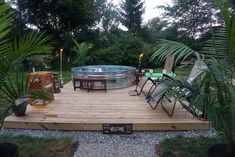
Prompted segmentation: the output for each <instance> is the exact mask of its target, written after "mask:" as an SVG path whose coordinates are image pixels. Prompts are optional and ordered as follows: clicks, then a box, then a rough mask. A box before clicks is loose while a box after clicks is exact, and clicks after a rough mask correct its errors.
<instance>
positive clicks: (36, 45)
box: [0, 0, 52, 123]
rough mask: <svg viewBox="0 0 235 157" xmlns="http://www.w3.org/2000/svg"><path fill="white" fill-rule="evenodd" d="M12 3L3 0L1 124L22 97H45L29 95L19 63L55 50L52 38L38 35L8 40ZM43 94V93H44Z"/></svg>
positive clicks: (0, 18) (0, 20)
mask: <svg viewBox="0 0 235 157" xmlns="http://www.w3.org/2000/svg"><path fill="white" fill-rule="evenodd" d="M9 8H10V4H9V3H5V2H4V1H3V0H0V61H1V64H0V95H1V96H0V101H1V104H0V113H1V116H0V121H1V123H2V122H3V120H4V118H5V116H6V114H7V113H8V111H9V110H10V109H11V106H12V104H14V103H15V100H17V99H19V98H21V97H26V96H29V95H28V94H30V97H32V98H33V97H34V98H38V97H42V95H45V96H46V95H47V93H45V92H40V91H38V92H36V91H35V94H33V93H29V88H28V83H27V82H28V79H27V75H25V74H22V76H20V75H19V74H17V73H18V72H19V71H18V69H17V67H16V66H15V65H16V64H18V63H20V62H21V61H22V60H23V59H25V58H26V57H28V56H31V55H34V54H42V53H48V52H50V51H51V49H52V47H51V44H49V43H48V42H49V40H50V37H47V36H44V34H40V33H37V32H32V33H29V34H26V35H25V36H22V37H21V38H20V39H17V38H15V39H11V38H8V33H9V32H10V31H11V23H12V16H11V15H12V12H10V11H9ZM43 93H44V94H43Z"/></svg>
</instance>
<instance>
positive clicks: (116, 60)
mask: <svg viewBox="0 0 235 157" xmlns="http://www.w3.org/2000/svg"><path fill="white" fill-rule="evenodd" d="M143 48H144V42H143V40H142V39H141V38H139V37H138V36H136V35H135V34H131V33H127V32H124V33H121V34H120V35H118V36H116V37H113V39H112V42H111V44H110V46H109V47H107V48H104V49H101V50H99V51H97V52H96V53H95V55H94V62H95V63H96V64H112V65H130V66H137V65H138V57H139V55H140V54H141V53H142V51H143Z"/></svg>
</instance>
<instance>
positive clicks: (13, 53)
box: [7, 32, 53, 63]
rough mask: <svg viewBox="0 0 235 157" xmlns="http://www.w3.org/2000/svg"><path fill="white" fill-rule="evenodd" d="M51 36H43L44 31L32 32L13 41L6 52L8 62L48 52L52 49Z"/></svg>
mask: <svg viewBox="0 0 235 157" xmlns="http://www.w3.org/2000/svg"><path fill="white" fill-rule="evenodd" d="M50 39H51V37H49V36H44V33H42V34H41V33H37V32H32V33H29V34H27V35H25V36H23V37H21V38H20V39H19V41H18V40H17V39H15V41H14V42H13V43H11V44H12V46H11V49H9V51H8V52H7V58H8V60H9V62H11V63H12V62H17V61H19V60H22V59H24V58H26V57H28V56H31V55H35V54H48V53H50V51H51V50H52V48H53V47H52V46H51V43H50V42H49V41H50Z"/></svg>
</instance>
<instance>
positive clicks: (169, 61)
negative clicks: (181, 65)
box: [145, 55, 175, 81]
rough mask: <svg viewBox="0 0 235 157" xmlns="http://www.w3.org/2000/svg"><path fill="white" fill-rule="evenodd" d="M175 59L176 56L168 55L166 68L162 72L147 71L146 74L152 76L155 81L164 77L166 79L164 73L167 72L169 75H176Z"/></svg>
mask: <svg viewBox="0 0 235 157" xmlns="http://www.w3.org/2000/svg"><path fill="white" fill-rule="evenodd" d="M174 59H175V57H174V56H172V55H169V56H167V58H166V61H165V64H164V68H163V70H162V72H161V73H145V76H146V77H150V78H151V79H152V80H155V81H162V79H164V76H163V74H167V75H169V76H172V77H174V76H175V74H174V73H173V72H174Z"/></svg>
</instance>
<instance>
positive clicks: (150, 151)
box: [0, 129, 216, 157]
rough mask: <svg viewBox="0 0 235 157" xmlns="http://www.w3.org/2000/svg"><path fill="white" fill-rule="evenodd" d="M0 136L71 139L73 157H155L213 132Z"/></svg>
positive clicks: (20, 132)
mask: <svg viewBox="0 0 235 157" xmlns="http://www.w3.org/2000/svg"><path fill="white" fill-rule="evenodd" d="M0 135H10V136H17V135H28V136H33V137H64V136H68V137H72V138H73V140H74V141H79V147H78V149H77V151H76V152H75V155H74V157H156V156H157V154H156V149H155V147H156V145H157V144H159V142H160V141H162V140H164V139H166V138H172V137H175V136H184V137H198V136H207V137H212V136H215V135H216V132H213V131H174V132H172V131H169V132H166V131H165V132H134V133H133V134H131V135H106V134H103V133H102V132H90V131H45V130H22V129H2V130H1V131H0Z"/></svg>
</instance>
